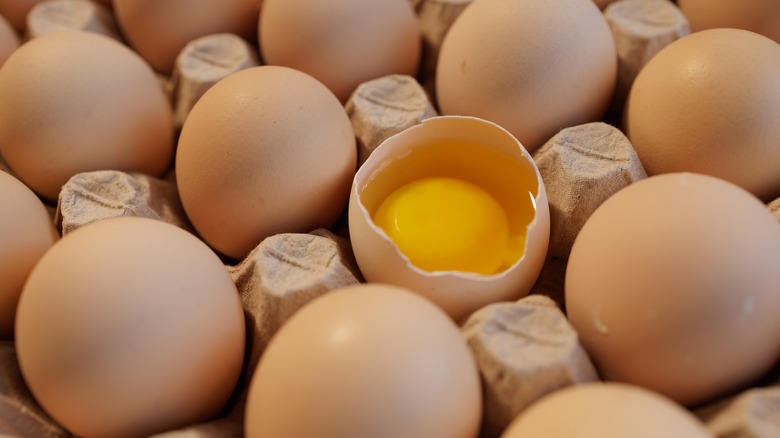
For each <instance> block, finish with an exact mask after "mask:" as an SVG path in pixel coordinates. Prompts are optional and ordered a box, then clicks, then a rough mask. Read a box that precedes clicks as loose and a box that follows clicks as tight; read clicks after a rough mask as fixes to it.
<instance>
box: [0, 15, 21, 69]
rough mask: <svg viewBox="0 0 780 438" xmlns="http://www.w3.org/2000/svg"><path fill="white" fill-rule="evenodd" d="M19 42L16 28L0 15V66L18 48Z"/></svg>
mask: <svg viewBox="0 0 780 438" xmlns="http://www.w3.org/2000/svg"><path fill="white" fill-rule="evenodd" d="M19 44H20V41H19V35H18V34H17V33H16V29H14V28H13V26H11V23H9V22H8V20H6V19H5V18H4V17H3V16H2V15H0V67H2V66H3V64H4V63H5V60H6V59H8V57H9V56H11V53H13V52H14V50H16V49H17V48H19Z"/></svg>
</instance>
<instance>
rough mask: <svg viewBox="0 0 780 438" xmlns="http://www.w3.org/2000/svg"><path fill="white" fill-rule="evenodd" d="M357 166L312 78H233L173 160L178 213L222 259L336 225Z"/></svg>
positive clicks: (339, 111) (200, 112)
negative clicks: (287, 235) (280, 237)
mask: <svg viewBox="0 0 780 438" xmlns="http://www.w3.org/2000/svg"><path fill="white" fill-rule="evenodd" d="M356 166H357V145H356V141H355V134H354V132H353V131H352V125H351V124H350V121H349V117H347V114H346V111H345V110H344V108H343V107H342V106H341V103H339V101H338V99H337V98H336V96H334V95H333V93H331V92H330V91H329V90H328V89H327V88H326V87H325V86H324V85H323V84H322V83H320V82H319V81H317V80H316V79H314V78H313V77H311V76H309V75H307V74H305V73H303V72H300V71H297V70H294V69H291V68H287V67H280V66H260V67H253V68H249V69H245V70H242V71H239V72H237V73H233V74H231V75H230V76H228V77H226V78H225V79H223V80H221V81H220V82H218V83H216V84H215V85H214V86H213V87H211V88H210V89H209V90H208V91H207V92H206V93H205V94H204V95H203V96H202V97H201V98H200V100H198V102H197V103H196V104H195V106H194V107H193V109H192V112H190V114H189V115H188V116H187V119H186V120H185V122H184V125H183V127H182V131H181V136H180V137H179V144H178V150H177V153H176V181H177V183H178V187H179V194H180V196H181V201H182V205H183V206H184V210H185V211H186V213H187V216H188V217H189V219H190V220H191V221H192V224H193V225H194V226H195V228H196V229H197V231H198V232H199V234H200V235H201V236H202V237H203V238H204V239H205V240H206V242H208V243H209V244H210V245H212V247H213V248H215V249H216V250H217V251H219V252H221V253H223V254H225V255H227V256H229V257H232V258H235V259H242V258H243V257H244V256H246V255H247V254H248V253H249V251H251V250H252V249H253V248H254V247H255V246H257V244H259V243H260V242H261V241H262V240H263V239H264V238H266V237H269V236H271V235H273V234H278V233H283V232H309V231H312V230H314V229H316V228H328V227H330V226H332V225H333V224H334V223H335V222H336V220H337V219H338V217H339V216H340V215H341V213H342V212H343V211H344V208H345V207H346V204H347V200H348V198H349V187H350V184H351V182H352V177H353V176H354V174H355V167H356Z"/></svg>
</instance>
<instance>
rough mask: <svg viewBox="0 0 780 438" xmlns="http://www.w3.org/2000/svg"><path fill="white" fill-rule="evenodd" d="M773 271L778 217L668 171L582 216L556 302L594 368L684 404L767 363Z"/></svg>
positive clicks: (774, 344)
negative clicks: (562, 303) (561, 299)
mask: <svg viewBox="0 0 780 438" xmlns="http://www.w3.org/2000/svg"><path fill="white" fill-rule="evenodd" d="M778 272H780V224H779V223H778V222H777V219H775V217H774V216H773V215H772V214H771V212H770V211H769V210H768V209H767V208H766V206H765V205H764V204H763V203H762V202H760V201H759V200H758V199H757V198H756V197H755V196H753V195H751V194H750V193H748V192H747V191H745V190H744V189H742V188H740V187H738V186H736V185H734V184H733V183H730V182H728V181H725V180H722V179H719V178H715V177H712V176H708V175H701V174H693V173H669V174H664V175H658V176H653V177H649V178H647V179H645V180H642V181H639V182H636V183H633V184H631V185H629V186H628V187H626V188H624V189H622V190H620V191H619V192H617V193H616V194H614V195H613V196H612V197H610V198H608V199H607V200H606V201H605V202H604V203H603V204H601V205H600V206H599V207H598V208H597V209H596V211H595V212H594V213H593V214H592V215H591V216H590V218H589V219H588V220H587V221H586V222H585V225H584V226H583V228H582V230H581V231H580V233H579V234H578V235H577V237H576V240H575V241H574V245H573V247H572V250H571V255H570V258H569V262H568V266H567V270H566V279H565V280H566V281H565V299H566V309H567V312H568V316H569V319H570V321H571V323H572V325H573V326H574V327H575V329H576V330H577V333H578V334H579V336H580V341H581V342H582V345H583V346H584V347H585V349H586V350H587V352H588V353H589V355H590V357H591V359H593V361H594V364H595V365H596V367H597V369H598V370H599V372H600V373H601V376H602V377H603V378H605V379H607V380H613V381H621V382H627V383H631V384H635V385H640V386H644V387H646V388H649V389H651V390H654V391H656V392H659V393H662V394H664V395H666V396H668V397H671V398H672V399H674V400H676V401H677V402H679V403H681V404H684V405H686V406H694V405H697V404H700V403H704V402H707V401H711V400H713V399H715V398H717V397H719V396H723V395H726V394H729V393H731V392H732V391H736V390H739V389H742V388H745V387H746V386H748V385H750V384H753V383H754V382H756V380H757V379H759V378H760V377H762V376H763V375H764V374H765V373H766V372H767V371H768V370H769V369H770V368H771V367H772V366H773V365H774V364H776V363H777V359H778V357H780V319H778V318H777V312H776V309H778V308H780V294H778V293H777V273H778Z"/></svg>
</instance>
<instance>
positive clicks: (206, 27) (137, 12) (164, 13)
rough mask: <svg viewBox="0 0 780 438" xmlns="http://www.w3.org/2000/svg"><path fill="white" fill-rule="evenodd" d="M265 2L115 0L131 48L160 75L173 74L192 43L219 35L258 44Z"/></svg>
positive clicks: (228, 0)
mask: <svg viewBox="0 0 780 438" xmlns="http://www.w3.org/2000/svg"><path fill="white" fill-rule="evenodd" d="M261 3H262V0H166V1H159V0H114V2H113V9H114V14H115V15H116V19H117V23H118V24H119V27H120V28H121V29H122V32H123V33H124V35H125V37H126V38H127V40H128V42H129V43H130V45H131V46H132V47H133V48H134V49H135V50H136V51H137V52H138V53H139V54H141V56H143V57H144V59H146V60H147V61H148V62H149V64H151V66H152V67H153V68H154V69H155V70H157V71H158V72H160V73H164V74H170V73H171V71H172V70H173V66H174V63H175V62H176V57H177V56H178V55H179V53H180V52H181V51H182V49H184V46H186V45H187V43H189V42H190V41H192V40H194V39H196V38H198V37H202V36H206V35H211V34H215V33H233V34H236V35H239V36H241V37H243V38H245V39H247V40H248V41H253V40H254V35H255V29H256V28H257V20H258V16H259V13H260V12H259V11H260V4H261Z"/></svg>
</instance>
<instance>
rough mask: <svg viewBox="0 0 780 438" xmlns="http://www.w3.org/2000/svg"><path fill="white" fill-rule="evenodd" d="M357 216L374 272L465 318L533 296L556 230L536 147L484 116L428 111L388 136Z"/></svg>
mask: <svg viewBox="0 0 780 438" xmlns="http://www.w3.org/2000/svg"><path fill="white" fill-rule="evenodd" d="M415 185H418V187H416V188H415ZM420 185H421V186H420ZM410 187H411V193H405V192H409V191H410ZM383 209H385V210H388V212H386V213H383V212H382V210H383ZM383 215H387V217H384V218H383V217H382V216H383ZM348 216H349V232H350V237H351V242H352V248H353V250H354V253H355V258H356V259H357V263H358V266H359V267H360V271H361V272H362V273H363V276H364V277H365V278H366V280H368V281H371V282H380V283H388V284H395V285H398V286H401V287H405V288H408V289H411V290H414V291H416V292H418V293H420V294H422V295H424V296H425V297H427V298H429V299H430V300H432V301H433V302H434V303H436V304H437V305H438V306H440V307H441V308H442V309H444V310H445V312H447V314H449V315H450V316H451V317H452V318H453V319H454V320H456V321H459V320H461V319H463V318H465V317H467V316H468V315H469V314H471V313H472V312H474V311H475V310H477V309H478V308H480V307H482V306H484V305H486V304H489V303H492V302H496V301H504V300H516V299H519V298H521V297H523V296H524V295H526V294H527V293H528V292H529V291H530V289H531V286H533V284H534V282H535V281H536V278H537V276H538V275H539V272H540V270H541V267H542V264H543V263H544V258H545V255H546V253H547V245H548V242H549V235H550V213H549V207H548V204H547V194H546V192H545V189H544V184H543V182H542V180H541V176H540V175H539V170H538V169H537V168H536V165H535V164H534V161H533V159H532V158H531V156H530V154H529V153H528V151H526V150H525V149H524V148H523V146H522V145H521V144H520V143H519V142H518V141H517V139H515V138H514V137H513V136H512V135H511V134H510V133H509V132H507V131H506V130H505V129H503V128H502V127H500V126H498V125H496V124H494V123H492V122H488V121H486V120H483V119H479V118H475V117H464V116H439V117H434V118H430V119H426V120H424V121H423V122H422V123H421V124H418V125H416V126H413V127H411V128H409V129H407V130H405V131H402V132H401V133H399V134H396V135H394V136H392V137H390V138H388V139H387V140H385V141H384V142H383V143H382V144H380V145H379V147H378V148H377V149H375V150H374V152H373V153H372V154H371V155H370V156H369V157H368V159H367V160H366V162H365V163H364V164H363V165H362V166H361V167H360V169H359V170H358V172H357V173H356V175H355V178H354V181H353V184H352V191H351V193H350V201H349V214H348Z"/></svg>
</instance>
